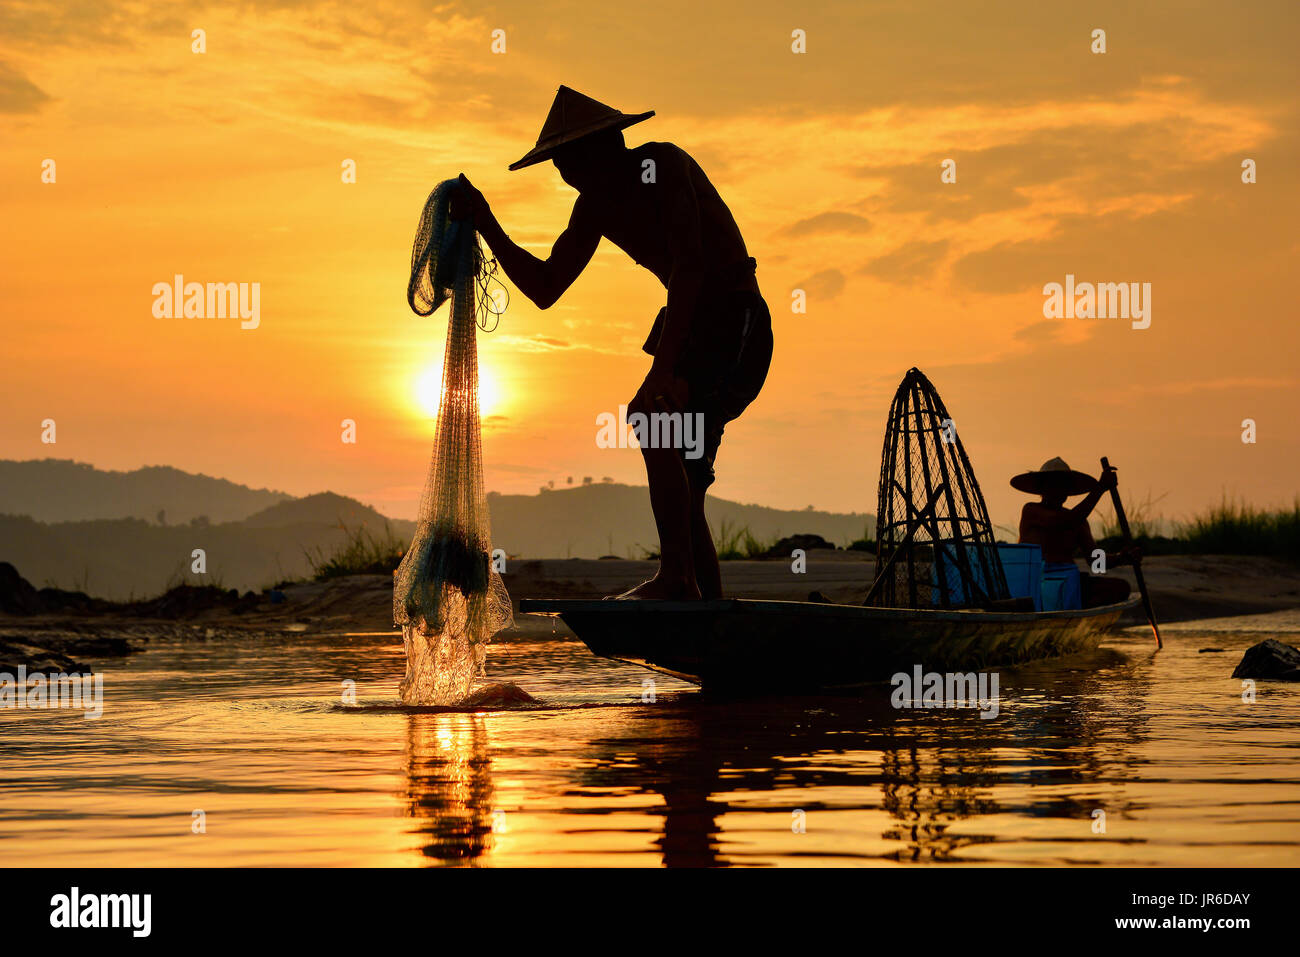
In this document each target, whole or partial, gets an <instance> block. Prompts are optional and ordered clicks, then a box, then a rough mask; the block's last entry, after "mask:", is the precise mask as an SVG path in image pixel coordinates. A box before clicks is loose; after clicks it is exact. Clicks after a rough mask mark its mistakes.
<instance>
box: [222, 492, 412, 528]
mask: <svg viewBox="0 0 1300 957" xmlns="http://www.w3.org/2000/svg"><path fill="white" fill-rule="evenodd" d="M385 522H391V523H392V524H393V525H394V526H397V525H401V526H407V525H410V526H414V524H415V523H414V522H404V521H401V520H399V519H388V518H385V517H384V516H383V515H381V514H380V513H379V512H376V511H375V510H374V509H373V508H371V507H370V506H369V505H362V504H361V503H360V502H358V501H357V500H356V499H354V498H348V497H347V496H345V495H335V494H334V493H333V492H317V493H316V494H315V495H308V496H305V497H304V498H291V499H287V500H285V501H283V502H280V503H279V504H277V505H272V506H271V507H270V508H264V509H262V511H260V512H256V513H254V514H253V515H250V516H248V518H246V519H244V520H243V522H242V523H241V524H242V525H243V526H244V527H245V528H284V527H285V526H287V525H340V524H342V525H345V526H347V527H348V528H359V527H361V526H362V525H365V526H368V527H375V528H382V527H383V525H384V523H385Z"/></svg>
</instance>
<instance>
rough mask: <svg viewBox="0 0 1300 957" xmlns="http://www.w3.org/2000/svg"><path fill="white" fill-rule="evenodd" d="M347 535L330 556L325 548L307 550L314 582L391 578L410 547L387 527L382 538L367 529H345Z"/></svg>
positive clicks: (385, 526)
mask: <svg viewBox="0 0 1300 957" xmlns="http://www.w3.org/2000/svg"><path fill="white" fill-rule="evenodd" d="M343 531H344V532H345V533H346V535H347V537H346V538H345V539H344V540H343V543H342V544H341V545H337V546H335V548H334V550H333V551H331V552H329V553H326V552H325V550H324V549H323V548H317V549H315V550H314V551H312V550H306V549H304V554H305V555H306V556H307V563H308V564H309V565H311V570H312V578H313V579H315V580H316V581H318V582H320V581H326V580H328V579H330V578H341V577H342V576H344V575H391V574H392V573H393V572H395V571H396V570H397V566H398V565H400V564H401V563H402V556H403V555H405V554H406V546H407V543H406V541H404V540H403V539H401V538H398V537H397V536H396V535H394V534H393V530H392V529H391V528H390V527H389V526H388V524H387V523H384V530H383V532H382V533H381V534H378V535H375V534H372V533H371V532H370V530H369V529H367V528H366V527H365V526H362V527H360V528H355V529H349V528H346V527H344V528H343Z"/></svg>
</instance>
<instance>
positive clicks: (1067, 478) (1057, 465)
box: [1011, 456, 1097, 495]
mask: <svg viewBox="0 0 1300 957" xmlns="http://www.w3.org/2000/svg"><path fill="white" fill-rule="evenodd" d="M1096 485H1097V480H1096V479H1094V478H1093V477H1092V476H1091V475H1089V474H1087V473H1086V472H1079V471H1076V470H1075V469H1072V468H1070V466H1068V465H1066V464H1065V459H1063V458H1061V457H1060V456H1057V457H1056V458H1054V459H1048V460H1047V461H1046V462H1044V463H1043V467H1042V468H1040V469H1037V470H1035V471H1029V472H1021V473H1020V474H1019V475H1017V476H1016V477H1015V478H1013V479H1012V480H1011V487H1012V488H1014V489H1018V490H1019V491H1021V492H1028V493H1030V494H1031V495H1041V494H1043V492H1045V491H1049V490H1050V491H1054V492H1064V493H1065V494H1066V495H1084V494H1086V493H1087V492H1091V491H1092V490H1093V489H1094V488H1095V487H1096Z"/></svg>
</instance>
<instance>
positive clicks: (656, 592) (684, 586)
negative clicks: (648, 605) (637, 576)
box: [606, 575, 700, 601]
mask: <svg viewBox="0 0 1300 957" xmlns="http://www.w3.org/2000/svg"><path fill="white" fill-rule="evenodd" d="M632 599H647V600H655V599H657V600H671V601H699V600H700V588H699V586H698V585H696V584H695V582H693V581H684V580H682V579H675V580H674V579H668V578H664V577H663V576H661V575H656V576H655V577H654V578H652V579H650V580H649V581H644V582H642V583H641V584H639V585H637V586H636V587H635V588H629V589H628V590H627V591H625V592H623V593H622V594H621V595H609V596H607V598H606V600H607V601H609V600H613V601H624V600H632Z"/></svg>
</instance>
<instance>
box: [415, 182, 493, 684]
mask: <svg viewBox="0 0 1300 957" xmlns="http://www.w3.org/2000/svg"><path fill="white" fill-rule="evenodd" d="M456 186H457V182H456V180H446V181H444V182H442V183H439V184H438V185H437V186H436V187H435V188H434V190H433V192H432V193H430V194H429V198H428V200H427V201H426V202H425V204H424V210H423V212H422V213H421V214H420V224H419V227H418V230H417V232H416V236H415V245H414V247H413V249H412V251H411V278H410V282H409V284H408V285H407V290H406V300H407V302H408V303H409V304H410V306H411V309H412V310H414V312H415V313H416V314H417V315H420V316H428V315H431V314H432V313H433V312H434V310H436V309H437V308H438V307H439V306H440V305H442V303H444V302H445V301H447V300H448V299H450V300H451V314H450V317H449V319H448V322H447V347H446V351H445V352H444V354H443V363H442V395H441V398H440V399H439V402H438V420H437V427H436V429H435V435H434V443H433V457H432V460H431V462H430V465H429V477H428V479H427V480H426V482H425V485H424V492H423V494H422V496H421V498H420V513H419V518H418V522H417V526H416V531H415V537H414V538H413V539H412V540H411V546H410V548H408V549H407V552H406V554H405V555H404V556H403V557H402V563H401V565H400V566H399V567H398V569H397V573H396V576H395V577H394V579H393V619H394V622H395V623H396V624H399V625H401V626H402V641H403V644H404V645H405V648H406V677H405V678H403V679H402V683H401V687H400V691H401V697H402V701H403V702H404V703H406V704H417V705H428V704H433V705H449V704H456V703H457V702H459V701H460V700H462V699H463V698H465V697H466V696H467V695H468V694H469V692H470V689H471V687H472V686H473V684H474V679H475V678H477V677H479V676H481V675H483V673H484V661H485V659H486V657H487V644H488V641H489V640H490V639H491V637H492V636H493V635H494V634H496V633H497V632H498V631H500V630H501V629H502V628H506V627H509V625H510V624H511V623H512V621H513V616H512V614H511V608H510V596H509V595H508V594H507V593H506V588H505V585H504V584H503V583H502V581H501V576H500V575H499V574H497V572H496V570H495V569H494V568H493V565H492V545H491V541H492V532H491V527H490V523H489V520H488V509H487V499H486V496H485V495H484V491H483V450H482V443H481V441H480V436H479V429H480V426H479V407H478V385H479V383H478V352H477V347H476V342H475V334H476V327H477V326H479V325H482V326H483V328H484V329H488V330H489V331H490V329H491V328H495V321H496V320H497V318H498V317H499V316H500V314H501V311H502V309H503V308H504V302H503V296H502V293H503V290H501V291H496V290H489V288H488V284H489V283H496V285H497V286H500V283H499V282H497V281H496V280H495V278H494V276H493V273H494V271H495V266H496V263H495V261H492V260H486V259H485V257H484V255H483V251H482V249H481V248H480V247H479V241H478V234H477V233H476V232H475V231H474V229H473V227H472V226H471V225H470V223H469V222H456V221H453V220H451V219H450V217H449V216H448V206H449V204H450V201H451V195H452V192H453V191H454V190H455V189H456ZM490 291H492V292H495V293H496V294H495V295H489V294H488V293H489V292H490ZM489 322H491V323H492V325H490V326H489Z"/></svg>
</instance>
